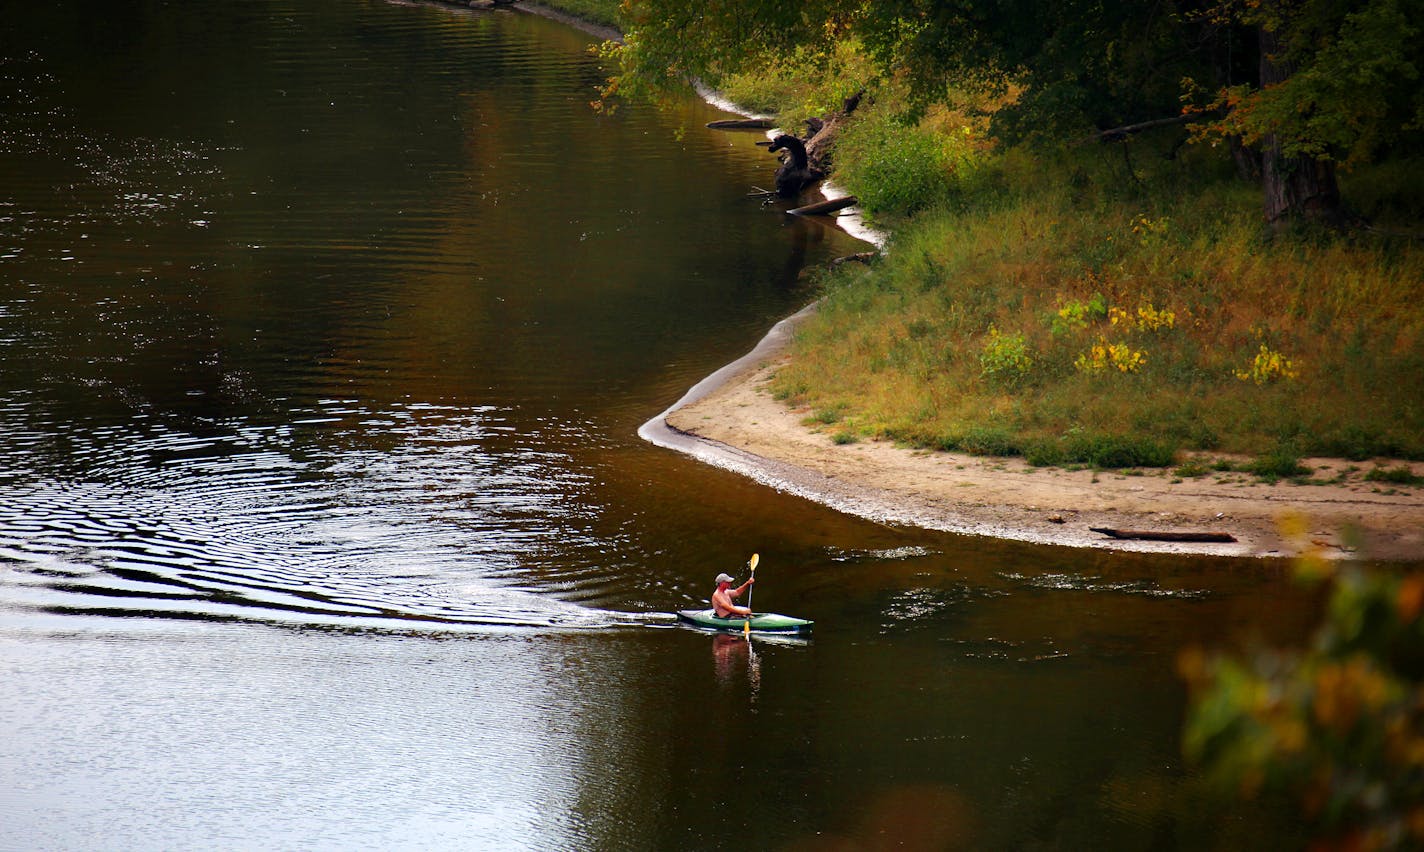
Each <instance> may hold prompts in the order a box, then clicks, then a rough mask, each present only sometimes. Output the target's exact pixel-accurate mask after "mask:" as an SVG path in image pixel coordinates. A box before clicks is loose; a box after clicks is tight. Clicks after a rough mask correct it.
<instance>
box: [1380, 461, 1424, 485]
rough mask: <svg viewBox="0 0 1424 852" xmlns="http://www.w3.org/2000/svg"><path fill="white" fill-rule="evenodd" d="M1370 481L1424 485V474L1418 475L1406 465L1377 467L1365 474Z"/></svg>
mask: <svg viewBox="0 0 1424 852" xmlns="http://www.w3.org/2000/svg"><path fill="white" fill-rule="evenodd" d="M1365 479H1366V480H1367V481H1369V482H1392V483H1394V484H1396V485H1424V476H1418V475H1416V474H1415V473H1414V471H1412V470H1410V469H1409V468H1408V467H1405V466H1404V465H1400V466H1399V467H1391V468H1383V467H1377V468H1375V469H1374V470H1371V471H1370V472H1369V473H1366V474H1365Z"/></svg>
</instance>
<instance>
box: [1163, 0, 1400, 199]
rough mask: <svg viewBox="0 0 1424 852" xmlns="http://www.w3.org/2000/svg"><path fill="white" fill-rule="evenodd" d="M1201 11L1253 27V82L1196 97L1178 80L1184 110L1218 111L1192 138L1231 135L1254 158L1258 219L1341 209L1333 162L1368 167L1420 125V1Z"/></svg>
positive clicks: (1271, 3)
mask: <svg viewBox="0 0 1424 852" xmlns="http://www.w3.org/2000/svg"><path fill="white" fill-rule="evenodd" d="M1199 17H1201V18H1204V19H1208V20H1210V21H1212V22H1213V23H1215V24H1218V25H1224V26H1227V27H1231V26H1237V27H1241V26H1246V27H1253V28H1255V30H1256V32H1257V39H1258V54H1259V73H1258V74H1257V75H1256V79H1255V80H1253V81H1248V82H1241V83H1235V84H1232V83H1227V84H1225V85H1221V86H1219V87H1217V88H1216V89H1215V92H1214V97H1212V98H1210V99H1207V100H1205V101H1203V100H1201V99H1198V98H1194V97H1193V96H1194V95H1196V94H1197V93H1199V92H1200V91H1201V87H1200V86H1199V84H1197V82H1196V81H1195V80H1191V79H1188V80H1187V81H1186V87H1187V97H1186V100H1187V101H1188V110H1192V109H1201V110H1203V111H1205V112H1208V113H1215V114H1217V115H1219V116H1220V117H1219V118H1217V119H1215V120H1214V121H1211V122H1208V123H1206V124H1204V125H1202V126H1201V127H1200V128H1199V130H1198V135H1200V136H1219V137H1226V138H1234V139H1239V140H1241V141H1242V142H1244V143H1245V144H1247V145H1249V146H1253V147H1255V148H1256V149H1257V150H1258V151H1259V152H1260V155H1261V158H1262V159H1261V172H1262V179H1263V186H1264V189H1265V210H1266V217H1267V219H1268V220H1270V221H1273V222H1274V221H1278V220H1281V219H1283V218H1286V217H1289V216H1293V215H1299V214H1304V215H1306V216H1309V217H1312V218H1324V219H1334V218H1338V216H1339V191H1338V189H1337V187H1336V183H1335V168H1336V166H1337V165H1338V164H1344V165H1346V166H1347V167H1348V166H1353V165H1357V164H1360V163H1364V162H1368V161H1369V160H1371V159H1372V158H1374V157H1375V156H1376V155H1378V154H1379V153H1380V152H1381V150H1382V149H1388V148H1389V147H1390V146H1392V145H1399V144H1401V143H1407V142H1409V141H1411V140H1412V142H1413V143H1414V144H1416V145H1417V144H1418V142H1419V141H1420V132H1421V131H1424V91H1421V89H1420V86H1419V72H1420V69H1421V67H1424V39H1421V29H1420V27H1419V26H1417V25H1415V24H1413V23H1411V22H1421V21H1424V2H1420V0H1363V2H1361V0H1353V2H1341V1H1340V0H1248V1H1247V2H1244V3H1243V2H1239V0H1228V2H1227V3H1226V4H1224V5H1219V6H1215V7H1211V8H1210V9H1208V10H1206V11H1204V12H1202V13H1199Z"/></svg>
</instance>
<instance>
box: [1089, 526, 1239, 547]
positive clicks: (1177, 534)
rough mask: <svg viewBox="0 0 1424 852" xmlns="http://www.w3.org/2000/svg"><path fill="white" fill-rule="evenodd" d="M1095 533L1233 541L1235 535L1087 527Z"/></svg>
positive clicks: (1151, 539)
mask: <svg viewBox="0 0 1424 852" xmlns="http://www.w3.org/2000/svg"><path fill="white" fill-rule="evenodd" d="M1088 529H1090V530H1092V531H1093V532H1095V533H1102V534H1103V535H1105V536H1108V537H1110V538H1130V539H1138V540H1141V541H1207V542H1223V543H1226V542H1233V541H1236V536H1234V535H1232V534H1231V533H1224V532H1198V531H1195V530H1119V529H1114V528H1112V527H1088Z"/></svg>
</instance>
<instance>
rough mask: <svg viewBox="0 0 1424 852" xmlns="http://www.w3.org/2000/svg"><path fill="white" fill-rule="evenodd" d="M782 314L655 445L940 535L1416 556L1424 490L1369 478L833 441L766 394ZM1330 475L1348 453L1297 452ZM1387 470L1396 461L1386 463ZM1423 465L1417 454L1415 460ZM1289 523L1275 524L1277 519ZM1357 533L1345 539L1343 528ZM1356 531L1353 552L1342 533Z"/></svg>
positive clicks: (668, 417) (1141, 547)
mask: <svg viewBox="0 0 1424 852" xmlns="http://www.w3.org/2000/svg"><path fill="white" fill-rule="evenodd" d="M807 313H809V309H808V310H807V311H802V312H801V313H800V314H798V315H797V316H796V317H792V318H789V319H787V320H783V321H782V322H781V323H778V324H777V325H776V327H775V328H773V330H772V331H771V332H770V333H769V334H768V335H767V337H766V338H765V339H764V340H763V341H762V342H761V343H760V344H759V345H758V347H757V348H756V349H754V350H753V351H752V352H751V353H748V355H746V356H744V357H743V358H741V359H739V360H738V361H736V362H734V363H733V364H729V365H728V366H727V367H724V368H723V369H722V370H719V371H718V372H717V373H715V374H713V375H712V376H709V377H708V378H707V379H706V380H704V381H703V382H701V383H699V384H698V385H697V386H696V387H694V388H693V389H692V390H691V391H689V392H688V394H687V395H686V396H684V397H683V399H681V400H679V401H678V402H677V403H676V404H674V405H673V406H672V407H671V408H669V409H668V410H667V411H665V412H663V413H662V414H660V415H658V416H657V417H655V418H653V419H652V420H650V421H649V422H648V423H646V424H644V426H643V428H642V429H640V430H639V434H640V435H642V436H643V437H644V438H646V439H648V440H650V441H653V442H654V443H657V444H660V445H662V446H667V447H670V448H672V449H677V450H680V451H682V452H686V453H689V454H691V455H694V456H695V457H697V458H699V459H702V460H703V461H706V462H708V463H710V464H715V465H718V466H720V467H724V468H728V469H730V470H734V471H736V472H738V473H742V474H744V475H747V476H750V477H752V478H754V479H756V480H758V481H760V482H762V483H764V484H766V485H769V486H771V487H775V488H778V489H780V490H783V491H789V492H792V493H796V494H799V495H801V496H803V497H807V498H810V499H812V500H815V501H817V502H820V503H824V504H826V505H829V506H832V507H834V508H836V509H839V510H841V511H845V512H849V513H852V514H856V515H860V516H862V517H867V518H871V519H874V520H878V521H883V522H887V523H896V524H908V525H914V526H920V527H925V528H928V529H935V530H943V531H948V532H959V533H968V534H973V535H988V536H995V537H999V538H1008V539H1016V540H1020V541H1029V542H1037V543H1044V544H1059V545H1067V546H1074V547H1099V548H1117V549H1123V550H1134V551H1144V552H1158V553H1204V554H1216V555H1221V556H1263V557H1285V556H1293V555H1296V554H1299V553H1302V552H1305V551H1308V550H1314V551H1317V552H1320V553H1322V554H1323V555H1326V556H1334V557H1348V556H1354V555H1359V556H1365V557H1370V558H1375V559H1386V560H1396V561H1399V560H1403V561H1413V560H1424V489H1419V488H1411V487H1394V486H1391V485H1390V484H1389V483H1380V482H1366V481H1363V480H1362V478H1361V477H1362V474H1363V472H1364V471H1365V470H1368V469H1369V468H1370V467H1371V466H1372V464H1371V463H1370V462H1363V463H1355V464H1354V465H1353V466H1354V467H1356V468H1358V471H1357V472H1356V473H1355V474H1354V475H1353V476H1351V477H1350V478H1349V480H1348V481H1346V482H1345V483H1342V484H1331V485H1292V484H1289V483H1285V482H1282V483H1279V484H1276V485H1269V484H1265V483H1262V482H1259V481H1257V480H1256V479H1255V477H1252V476H1250V475H1247V474H1241V473H1229V472H1228V473H1213V474H1209V475H1207V476H1202V477H1196V478H1190V479H1177V478H1176V477H1174V476H1173V475H1172V473H1171V471H1165V472H1159V471H1155V470H1149V471H1144V472H1143V475H1128V474H1123V473H1118V472H1112V471H1100V472H1097V473H1094V472H1093V471H1091V470H1080V471H1067V470H1061V469H1057V468H1032V467H1029V466H1028V465H1027V464H1025V463H1024V462H1023V460H1022V459H996V458H983V457H978V456H970V455H962V454H957V453H945V452H930V451H923V450H909V449H904V448H901V447H896V446H894V445H892V444H890V443H888V442H885V441H861V442H858V443H854V444H845V445H838V444H836V443H835V442H833V441H832V440H831V437H830V432H829V431H816V430H815V429H813V428H812V427H810V426H807V425H805V424H804V423H803V422H802V421H803V420H805V419H806V418H807V416H808V414H809V412H808V411H804V410H803V411H796V410H792V409H791V408H789V407H788V406H786V405H784V404H783V403H781V402H778V401H777V400H775V399H773V398H772V396H771V394H770V392H769V391H768V390H767V383H768V382H769V380H770V378H771V376H772V375H773V374H774V372H775V371H776V368H777V367H778V366H779V365H780V364H782V363H784V362H785V359H786V357H787V356H786V353H785V348H786V344H787V342H789V340H790V335H791V330H792V327H793V326H794V323H795V322H796V321H797V320H798V319H799V318H800V317H802V316H804V315H806V314H807ZM1303 463H1304V464H1306V465H1307V466H1309V467H1313V468H1315V472H1314V474H1313V478H1315V479H1319V480H1328V479H1332V478H1334V477H1335V476H1336V475H1337V474H1338V473H1340V472H1341V471H1343V470H1346V469H1348V468H1349V467H1350V466H1352V463H1350V462H1346V461H1342V460H1339V459H1306V460H1304V461H1303ZM1389 464H1390V466H1391V467H1393V466H1397V465H1399V464H1403V463H1401V462H1393V461H1392V462H1390V463H1389ZM1414 471H1415V473H1424V465H1418V464H1416V465H1414ZM1090 527H1113V528H1120V529H1121V528H1127V529H1147V530H1192V531H1208V532H1226V533H1230V534H1231V535H1233V536H1235V538H1236V539H1237V541H1236V542H1235V543H1202V542H1154V541H1132V540H1117V539H1112V538H1108V537H1106V536H1103V535H1102V534H1100V533H1096V532H1092V531H1091V530H1090V529H1089V528H1090ZM1283 527H1285V528H1287V529H1293V530H1295V531H1294V532H1291V533H1284V532H1283V531H1282V528H1283ZM1350 528H1354V529H1355V530H1356V531H1357V532H1358V537H1357V538H1355V539H1351V538H1350V537H1349V536H1348V534H1347V530H1348V529H1350ZM1351 540H1357V541H1361V542H1362V543H1363V546H1362V547H1361V548H1360V549H1359V551H1358V552H1356V551H1354V550H1352V549H1349V548H1348V546H1347V542H1348V541H1351Z"/></svg>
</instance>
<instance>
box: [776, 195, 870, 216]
mask: <svg viewBox="0 0 1424 852" xmlns="http://www.w3.org/2000/svg"><path fill="white" fill-rule="evenodd" d="M853 204H855V196H854V195H847V196H845V197H844V198H831V199H827V200H826V201H819V202H817V203H815V204H807V205H806V206H805V207H797V208H796V209H795V210H787V211H786V212H787V213H790V214H791V215H792V216H824V215H826V214H827V213H834V212H836V211H837V210H842V209H844V208H846V207H850V206H851V205H853Z"/></svg>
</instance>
